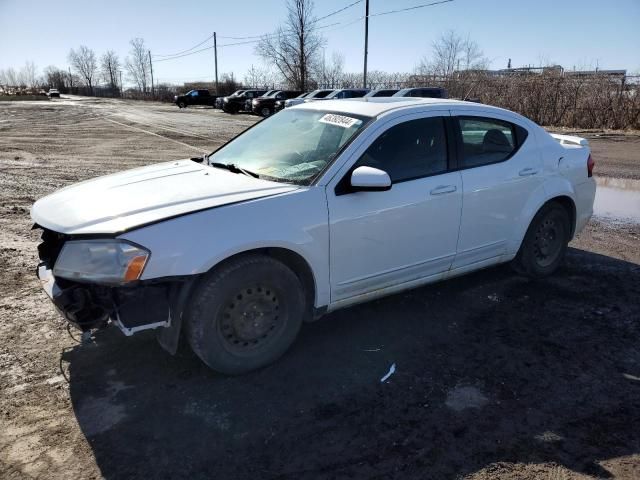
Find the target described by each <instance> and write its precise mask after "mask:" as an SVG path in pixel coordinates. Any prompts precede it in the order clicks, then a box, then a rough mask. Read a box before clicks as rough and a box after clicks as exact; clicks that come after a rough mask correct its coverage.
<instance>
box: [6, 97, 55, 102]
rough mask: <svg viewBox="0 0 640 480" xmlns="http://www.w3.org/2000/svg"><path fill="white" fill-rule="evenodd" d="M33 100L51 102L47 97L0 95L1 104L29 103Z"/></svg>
mask: <svg viewBox="0 0 640 480" xmlns="http://www.w3.org/2000/svg"><path fill="white" fill-rule="evenodd" d="M33 100H49V97H47V96H46V95H0V102H29V101H33Z"/></svg>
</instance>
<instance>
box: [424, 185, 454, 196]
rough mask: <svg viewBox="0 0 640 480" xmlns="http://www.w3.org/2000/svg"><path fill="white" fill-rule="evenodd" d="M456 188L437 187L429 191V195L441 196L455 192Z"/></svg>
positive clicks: (447, 186)
mask: <svg viewBox="0 0 640 480" xmlns="http://www.w3.org/2000/svg"><path fill="white" fill-rule="evenodd" d="M457 189H458V188H457V187H456V186H455V185H439V186H437V187H436V188H434V189H433V190H431V192H429V193H431V195H443V194H445V193H452V192H455V191H456V190H457Z"/></svg>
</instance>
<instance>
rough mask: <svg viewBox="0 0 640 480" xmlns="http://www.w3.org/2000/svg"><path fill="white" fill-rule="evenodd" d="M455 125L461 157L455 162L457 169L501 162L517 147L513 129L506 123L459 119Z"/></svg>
mask: <svg viewBox="0 0 640 480" xmlns="http://www.w3.org/2000/svg"><path fill="white" fill-rule="evenodd" d="M458 124H459V126H460V137H461V144H462V145H461V146H462V152H461V157H462V158H460V159H459V162H460V165H459V166H460V167H461V168H470V167H478V166H481V165H489V164H491V163H497V162H502V161H504V160H506V159H508V158H509V157H511V156H512V155H513V154H514V153H515V151H516V150H517V148H518V142H517V136H516V126H515V125H514V124H512V123H510V122H505V121H503V120H498V119H492V118H480V117H459V118H458ZM520 130H524V129H520ZM525 132H526V130H525ZM521 136H522V134H521ZM522 140H524V139H522Z"/></svg>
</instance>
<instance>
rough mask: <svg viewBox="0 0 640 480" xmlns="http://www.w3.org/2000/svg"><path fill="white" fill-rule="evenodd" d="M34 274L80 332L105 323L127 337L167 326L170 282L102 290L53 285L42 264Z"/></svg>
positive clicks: (74, 284)
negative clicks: (111, 323) (116, 328)
mask: <svg viewBox="0 0 640 480" xmlns="http://www.w3.org/2000/svg"><path fill="white" fill-rule="evenodd" d="M37 273H38V278H39V279H40V282H41V284H42V287H43V289H44V291H45V293H46V294H47V296H48V297H49V298H50V299H51V301H52V302H53V304H54V305H55V306H56V308H57V309H58V311H59V312H60V313H61V314H62V316H63V317H64V318H65V319H66V320H67V321H68V322H69V323H71V324H72V325H74V326H75V327H76V328H78V329H80V330H82V331H87V330H91V329H93V328H98V327H101V326H103V325H105V324H106V323H107V322H108V321H112V322H113V323H114V324H116V325H117V326H118V327H119V328H120V330H122V332H123V333H124V334H125V335H127V336H129V335H133V334H134V333H135V332H138V331H140V330H148V329H151V328H158V327H168V326H170V325H171V308H170V302H169V298H170V290H171V286H172V284H171V283H170V282H167V283H160V284H156V285H147V284H144V283H140V284H138V285H136V286H132V287H104V286H99V285H91V284H82V283H78V282H71V281H67V280H64V279H61V280H60V281H57V280H56V278H55V277H54V276H53V273H52V271H51V269H50V268H49V267H48V266H47V265H46V264H40V265H39V266H38V271H37Z"/></svg>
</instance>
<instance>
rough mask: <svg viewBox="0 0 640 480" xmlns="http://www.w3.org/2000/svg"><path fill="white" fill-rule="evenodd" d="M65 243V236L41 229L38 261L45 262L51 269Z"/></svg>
mask: <svg viewBox="0 0 640 480" xmlns="http://www.w3.org/2000/svg"><path fill="white" fill-rule="evenodd" d="M66 241H67V237H66V235H63V234H62V233H58V232H54V231H53V230H48V229H46V228H43V229H42V243H41V244H40V245H38V256H39V257H40V260H41V261H43V262H46V263H47V265H48V266H49V268H53V266H54V264H55V263H56V260H57V259H58V255H60V251H61V250H62V247H63V245H64V242H66Z"/></svg>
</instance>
